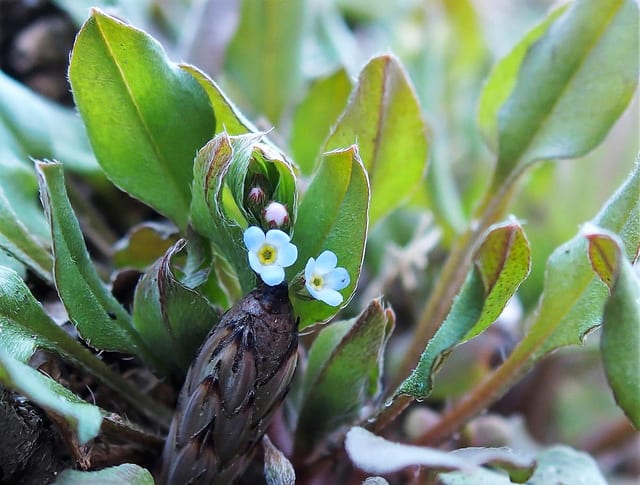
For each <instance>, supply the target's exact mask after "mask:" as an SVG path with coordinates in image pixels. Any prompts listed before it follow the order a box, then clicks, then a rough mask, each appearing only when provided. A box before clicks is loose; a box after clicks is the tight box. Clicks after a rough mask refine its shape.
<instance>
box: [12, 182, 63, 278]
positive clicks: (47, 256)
mask: <svg viewBox="0 0 640 485" xmlns="http://www.w3.org/2000/svg"><path fill="white" fill-rule="evenodd" d="M0 249H3V250H5V251H7V252H8V253H9V254H11V255H12V256H13V257H14V258H16V259H17V260H18V261H20V262H22V263H23V264H24V265H25V266H27V267H29V268H30V269H31V270H32V271H34V272H35V273H36V274H37V275H38V276H40V277H41V278H42V279H43V280H44V281H46V282H47V283H52V282H53V279H52V277H51V268H52V266H53V258H52V256H51V253H50V252H49V251H48V250H47V246H46V243H44V241H41V240H40V239H38V238H37V237H36V236H35V235H34V234H32V233H31V232H30V231H29V230H28V229H27V228H26V227H25V225H24V224H23V223H22V221H21V220H20V218H19V217H18V215H17V214H16V213H15V212H14V211H13V208H12V207H11V204H10V203H9V200H7V198H6V197H5V195H4V191H3V190H2V186H0Z"/></svg>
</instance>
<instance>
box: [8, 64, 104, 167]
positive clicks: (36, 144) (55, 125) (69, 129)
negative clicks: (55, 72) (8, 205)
mask: <svg viewBox="0 0 640 485" xmlns="http://www.w3.org/2000/svg"><path fill="white" fill-rule="evenodd" d="M0 125H3V126H4V134H0V141H1V142H2V144H5V148H9V149H11V150H12V151H13V153H14V154H15V155H16V156H18V158H19V159H20V160H21V161H22V162H23V163H24V164H25V165H30V162H29V157H33V158H56V159H58V160H60V161H61V162H63V163H64V164H65V167H66V168H69V169H71V170H74V171H77V172H84V173H93V172H96V171H97V170H98V169H99V167H98V165H97V164H96V161H95V159H94V157H93V155H92V153H91V148H90V147H89V142H88V140H87V134H86V132H85V128H84V126H83V125H82V121H81V120H80V117H79V116H78V115H77V113H76V112H75V111H73V110H71V109H69V108H63V107H62V106H59V105H57V104H56V103H54V102H52V101H49V100H47V99H45V98H43V97H42V96H40V95H38V94H36V93H34V92H32V91H31V90H29V89H28V88H26V87H25V86H24V85H22V84H20V83H19V82H17V81H15V80H13V79H11V78H10V77H9V76H7V75H6V74H4V73H3V72H2V71H0ZM0 153H2V150H0Z"/></svg>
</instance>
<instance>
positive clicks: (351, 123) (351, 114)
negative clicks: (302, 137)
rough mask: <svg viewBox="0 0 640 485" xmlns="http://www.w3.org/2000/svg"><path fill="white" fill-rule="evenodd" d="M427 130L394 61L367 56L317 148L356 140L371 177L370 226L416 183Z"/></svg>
mask: <svg viewBox="0 0 640 485" xmlns="http://www.w3.org/2000/svg"><path fill="white" fill-rule="evenodd" d="M427 131H428V129H427V124H426V122H425V120H424V118H423V116H422V112H421V108H420V103H419V101H418V98H417V96H416V93H415V92H414V89H413V86H412V85H411V82H410V81H409V77H408V76H407V74H406V72H405V71H404V69H403V68H402V66H401V64H400V62H399V61H398V60H397V59H396V58H395V57H393V56H390V55H383V56H379V57H375V58H374V59H372V60H371V61H370V62H369V63H368V64H367V65H366V66H365V67H364V69H363V70H362V72H361V73H360V77H359V79H358V84H357V85H356V87H355V88H354V91H353V92H352V94H351V97H350V100H349V104H348V105H347V107H346V109H345V111H344V112H343V113H342V116H341V117H340V119H339V120H338V122H337V124H336V125H335V127H334V128H333V131H332V132H331V134H330V135H329V138H328V139H327V141H326V142H325V145H324V150H323V151H325V152H327V151H329V150H334V149H337V148H344V147H347V146H349V145H352V144H357V145H358V150H359V151H360V156H361V157H362V161H363V163H364V166H365V168H366V169H367V172H368V174H369V180H370V181H371V209H370V214H369V219H370V223H371V225H372V226H373V225H374V224H375V223H376V222H377V221H378V220H379V219H380V218H381V217H383V216H384V215H386V214H388V213H389V212H391V211H392V210H393V209H395V208H396V207H397V206H398V205H399V204H400V203H401V202H402V201H403V200H405V199H406V197H407V196H408V195H409V194H410V193H411V192H412V191H413V189H415V188H416V187H417V186H418V184H419V183H420V180H421V179H422V176H423V175H424V173H425V171H426V166H427V160H428V158H429V144H428V141H427Z"/></svg>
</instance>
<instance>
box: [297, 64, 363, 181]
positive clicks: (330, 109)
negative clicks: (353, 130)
mask: <svg viewBox="0 0 640 485" xmlns="http://www.w3.org/2000/svg"><path fill="white" fill-rule="evenodd" d="M351 87H352V83H351V79H350V78H349V75H348V74H347V72H346V71H345V70H344V69H339V70H337V71H336V72H334V73H333V74H331V75H330V76H327V77H324V78H321V79H318V80H316V81H315V82H313V83H312V84H311V86H309V91H308V92H307V95H306V97H305V98H304V99H303V100H302V102H301V103H300V104H299V105H298V106H297V107H296V110H295V112H294V114H293V120H292V126H291V136H290V139H291V141H290V145H291V153H292V155H293V159H294V160H295V161H296V164H297V165H298V167H300V171H301V172H302V173H303V174H305V175H311V173H312V172H313V169H314V167H315V165H316V162H317V160H318V159H319V157H320V154H321V152H320V150H321V148H322V144H323V143H324V141H325V140H326V138H327V136H328V135H329V132H330V131H331V129H332V127H333V125H334V124H335V123H336V121H338V117H339V115H340V113H341V112H342V110H343V109H344V108H345V106H346V104H347V100H348V99H349V93H350V92H351ZM328 100H331V102H327V101H328Z"/></svg>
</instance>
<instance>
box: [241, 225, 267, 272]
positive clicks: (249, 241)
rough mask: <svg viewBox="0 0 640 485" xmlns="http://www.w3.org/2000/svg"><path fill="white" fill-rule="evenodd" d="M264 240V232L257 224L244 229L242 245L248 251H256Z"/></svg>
mask: <svg viewBox="0 0 640 485" xmlns="http://www.w3.org/2000/svg"><path fill="white" fill-rule="evenodd" d="M264 240H265V236H264V232H262V229H260V228H259V227H258V226H251V227H249V228H248V229H247V230H246V231H244V245H245V246H246V247H247V249H248V250H249V251H258V249H260V246H262V245H263V244H264ZM252 267H253V266H252Z"/></svg>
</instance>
